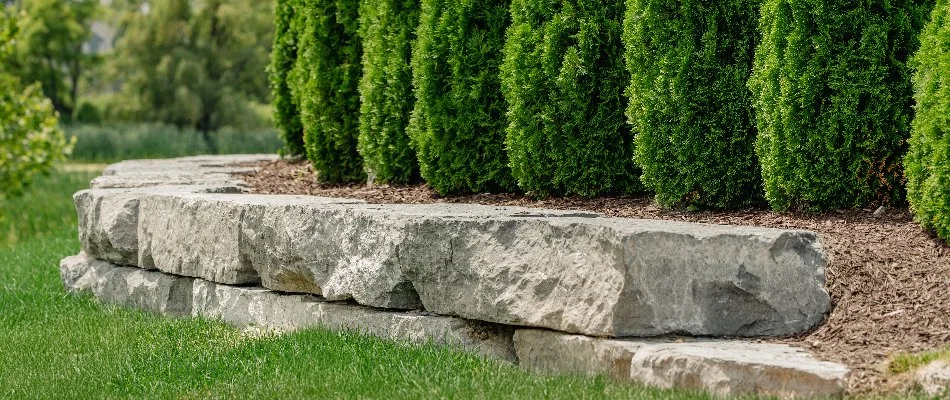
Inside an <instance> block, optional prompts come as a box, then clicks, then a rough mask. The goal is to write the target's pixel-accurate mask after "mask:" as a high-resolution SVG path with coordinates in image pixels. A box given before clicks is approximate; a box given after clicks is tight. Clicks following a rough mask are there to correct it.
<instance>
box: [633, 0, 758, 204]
mask: <svg viewBox="0 0 950 400" xmlns="http://www.w3.org/2000/svg"><path fill="white" fill-rule="evenodd" d="M759 4H760V1H759V0H723V1H713V0H702V1H690V0H627V14H626V19H625V21H624V43H625V45H626V59H627V67H628V70H629V71H630V73H631V84H630V87H629V89H628V91H627V94H628V96H629V98H630V106H629V109H628V116H629V119H630V123H631V124H632V125H633V131H634V132H635V134H636V140H635V146H634V148H635V153H636V160H637V163H638V164H639V166H640V167H641V168H642V169H643V175H642V180H643V184H644V185H645V186H646V187H647V188H649V189H650V190H652V191H654V192H656V199H657V202H658V203H660V204H661V205H663V206H666V207H675V206H689V207H698V208H715V209H726V208H739V207H747V206H752V205H756V204H758V203H760V202H761V201H762V199H763V195H762V183H761V182H762V179H761V174H760V172H759V164H758V159H757V157H756V155H755V140H756V129H755V127H754V117H753V112H752V95H751V93H750V92H749V90H748V88H747V86H746V84H747V82H748V79H749V75H750V74H751V71H752V61H753V55H754V51H755V45H756V37H757V36H758V35H757V26H758V24H757V23H758V15H759V10H758V6H759Z"/></svg>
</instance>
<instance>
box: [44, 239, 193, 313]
mask: <svg viewBox="0 0 950 400" xmlns="http://www.w3.org/2000/svg"><path fill="white" fill-rule="evenodd" d="M60 274H61V276H62V278H63V283H64V284H65V285H66V290H67V291H69V292H71V293H90V294H92V295H93V296H95V297H96V298H97V299H99V300H100V301H103V302H105V303H110V304H115V305H119V306H123V307H132V308H138V309H142V310H146V311H151V312H156V313H161V314H166V315H173V316H184V315H190V314H191V299H192V286H193V283H194V280H193V279H189V278H182V277H177V276H171V275H166V274H162V273H160V272H154V271H144V270H142V269H138V268H128V267H120V266H116V265H114V264H110V263H107V262H104V261H100V260H96V259H93V258H89V257H88V256H86V255H85V254H81V255H78V256H74V257H68V258H65V259H63V260H62V261H61V262H60Z"/></svg>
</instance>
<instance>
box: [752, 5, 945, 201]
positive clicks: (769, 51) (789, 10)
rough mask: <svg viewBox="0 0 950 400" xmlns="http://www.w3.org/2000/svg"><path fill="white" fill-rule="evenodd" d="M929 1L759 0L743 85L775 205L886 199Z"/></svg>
mask: <svg viewBox="0 0 950 400" xmlns="http://www.w3.org/2000/svg"><path fill="white" fill-rule="evenodd" d="M930 6H932V0H898V1H891V0H869V1H852V0H765V1H764V2H763V5H762V9H761V13H762V16H761V20H760V27H759V28H760V31H761V33H762V35H763V36H762V43H761V44H760V45H759V47H758V50H757V52H756V59H755V68H754V73H753V76H752V79H751V80H750V83H749V86H750V87H751V89H752V91H753V92H754V96H755V97H754V104H755V109H756V119H757V126H758V129H759V136H758V143H757V146H756V148H757V151H758V155H759V159H760V162H761V165H762V176H763V179H764V181H765V192H766V198H767V199H768V201H769V203H771V205H772V207H773V208H775V209H778V210H788V209H808V210H821V209H834V208H851V207H859V206H865V205H869V204H893V203H898V202H901V201H902V199H903V197H904V195H903V192H904V189H903V182H902V181H903V176H904V174H903V171H902V166H901V160H902V158H903V157H904V154H905V152H906V150H907V138H908V137H909V134H910V125H911V118H912V116H913V96H912V92H913V91H912V85H911V79H910V75H911V71H910V68H909V67H908V65H907V61H908V59H909V58H910V55H911V53H913V52H914V51H915V50H916V49H917V47H918V37H917V35H918V31H919V29H920V28H921V26H922V22H923V20H924V16H925V15H926V13H927V12H928V10H929V9H930Z"/></svg>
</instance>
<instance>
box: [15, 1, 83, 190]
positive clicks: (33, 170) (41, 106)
mask: <svg viewBox="0 0 950 400" xmlns="http://www.w3.org/2000/svg"><path fill="white" fill-rule="evenodd" d="M0 7H2V6H0ZM0 11H2V13H0V57H3V56H8V55H9V54H10V53H11V52H13V51H14V49H13V44H12V43H13V42H14V41H13V39H14V35H15V34H16V32H17V25H16V22H15V19H14V18H13V17H12V16H11V15H9V14H8V11H7V10H5V9H4V10H0ZM22 17H23V14H20V18H22ZM8 68H9V66H7V65H0V201H2V200H4V199H5V198H7V197H9V196H13V195H17V194H20V193H21V192H22V191H23V189H25V188H26V187H27V186H28V185H29V184H30V182H31V181H32V179H33V177H34V176H35V175H37V174H41V173H45V172H47V171H49V170H50V169H51V168H52V167H53V163H54V162H56V161H60V160H63V159H65V158H66V155H67V154H68V152H69V149H70V147H71V144H70V143H69V142H67V141H66V138H65V135H64V134H63V132H62V131H61V130H60V129H59V127H58V124H57V121H56V111H55V110H54V109H53V106H52V103H51V102H50V101H49V100H47V99H46V98H44V97H43V96H42V92H41V91H40V88H39V86H37V85H30V86H26V87H24V86H23V85H22V84H21V83H20V81H19V80H18V79H17V78H15V77H14V76H12V75H11V74H10V71H8V70H7V69H8Z"/></svg>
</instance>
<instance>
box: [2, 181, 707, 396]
mask: <svg viewBox="0 0 950 400" xmlns="http://www.w3.org/2000/svg"><path fill="white" fill-rule="evenodd" d="M69 170H72V171H76V170H79V171H82V170H83V168H70V169H69ZM93 174H94V173H92V172H89V171H86V172H70V173H66V172H61V173H56V174H53V175H51V176H49V177H44V178H41V179H40V180H38V181H37V183H36V185H35V186H34V187H33V189H32V190H31V191H30V192H29V193H27V195H26V197H24V198H21V199H17V200H14V201H12V202H9V203H7V204H5V205H3V206H2V207H3V211H4V214H5V215H7V217H6V218H4V219H3V221H0V232H4V233H5V234H4V236H3V237H2V238H0V398H15V399H23V398H54V399H59V398H184V399H199V398H200V399H204V398H310V397H312V398H331V399H344V398H346V399H350V398H384V399H430V398H460V399H465V398H481V399H495V398H519V399H537V398H551V399H558V398H560V399H596V398H634V399H708V398H710V397H709V396H707V395H703V394H697V393H691V392H684V391H670V390H658V389H650V388H645V387H642V386H637V385H632V384H621V383H617V382H613V381H611V380H608V379H604V378H579V377H563V376H562V377H545V376H539V375H533V374H529V373H526V372H523V371H521V370H520V369H518V368H517V367H515V366H511V365H507V364H504V363H500V362H494V361H490V360H485V359H482V358H479V357H477V356H474V355H469V354H464V353H460V352H456V351H452V350H447V349H444V348H440V347H436V346H427V345H425V346H413V345H407V344H399V343H391V342H387V341H382V340H377V339H373V338H368V337H363V336H360V335H358V334H355V333H333V332H328V331H324V330H310V331H303V332H299V333H295V334H288V335H283V336H269V337H256V338H255V337H250V336H247V335H244V334H242V333H241V332H240V331H238V330H236V329H234V328H231V327H229V326H227V325H225V324H222V323H219V322H215V321H207V320H201V319H172V318H166V317H162V316H158V315H152V314H147V313H144V312H139V311H135V310H128V309H117V308H112V307H108V306H103V305H100V304H99V303H97V302H96V301H95V300H93V299H91V298H88V297H72V296H67V295H65V294H64V291H63V288H62V286H61V283H60V281H59V272H58V263H59V260H60V259H61V258H62V257H64V256H68V255H72V254H76V253H77V252H78V251H79V244H78V240H77V238H76V236H77V234H76V224H75V211H74V210H73V207H72V202H71V198H70V197H71V195H72V193H73V192H75V191H77V190H79V189H81V188H84V187H86V186H87V182H88V180H89V179H90V178H91V177H92V175H93Z"/></svg>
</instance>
